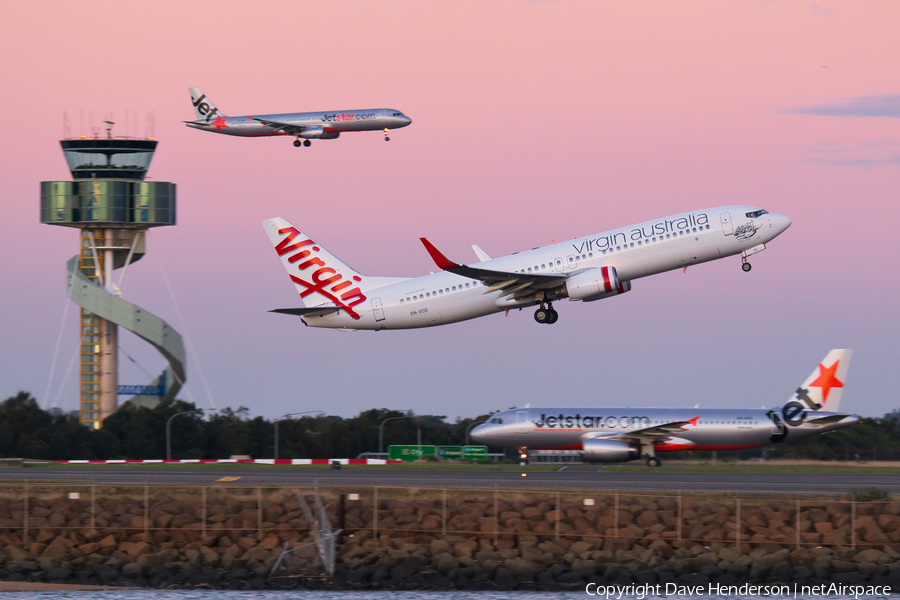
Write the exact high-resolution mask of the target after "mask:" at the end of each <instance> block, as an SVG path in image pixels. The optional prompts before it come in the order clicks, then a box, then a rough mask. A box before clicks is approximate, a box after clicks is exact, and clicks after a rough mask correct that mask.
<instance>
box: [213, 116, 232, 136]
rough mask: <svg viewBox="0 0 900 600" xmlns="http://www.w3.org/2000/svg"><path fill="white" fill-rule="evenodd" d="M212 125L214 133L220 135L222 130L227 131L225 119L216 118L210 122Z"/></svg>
mask: <svg viewBox="0 0 900 600" xmlns="http://www.w3.org/2000/svg"><path fill="white" fill-rule="evenodd" d="M212 124H213V125H215V126H216V132H218V133H222V128H225V129H228V125H226V124H225V119H223V118H222V117H221V116H216V120H215V121H213V122H212Z"/></svg>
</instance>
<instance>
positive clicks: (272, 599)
mask: <svg viewBox="0 0 900 600" xmlns="http://www.w3.org/2000/svg"><path fill="white" fill-rule="evenodd" d="M261 596H262V597H263V598H262V599H261V598H260V597H261ZM895 597H896V596H895ZM35 598H38V599H40V600H545V599H546V600H550V599H551V598H552V599H559V598H562V599H564V600H575V599H576V598H579V599H582V600H583V599H591V598H598V596H591V595H588V594H586V593H585V592H584V591H578V592H515V591H509V592H492V591H485V592H461V591H448V592H415V591H412V592H410V591H406V592H389V591H376V592H323V591H303V590H280V591H258V592H244V591H219V590H128V589H123V590H98V591H50V592H2V593H0V599H2V600H26V599H27V600H34V599H35ZM599 598H604V600H606V599H605V597H604V596H599ZM654 598H665V599H666V600H779V599H784V600H788V599H794V598H796V599H798V600H800V599H802V600H879V599H884V600H887V599H890V598H892V596H891V595H890V594H887V595H884V594H878V595H863V594H860V595H858V596H856V595H854V594H852V593H851V594H849V595H837V594H806V595H803V594H801V593H799V590H798V593H797V595H796V596H794V595H793V593H791V594H789V595H777V594H776V595H765V596H753V595H748V596H729V595H710V594H697V595H682V594H675V595H669V596H638V595H622V596H621V597H620V596H618V595H612V596H610V597H609V600H648V599H649V600H653V599H654Z"/></svg>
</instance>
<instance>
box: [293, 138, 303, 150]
mask: <svg viewBox="0 0 900 600" xmlns="http://www.w3.org/2000/svg"><path fill="white" fill-rule="evenodd" d="M302 145H303V142H301V141H300V140H294V147H295V148H299V147H300V146H302Z"/></svg>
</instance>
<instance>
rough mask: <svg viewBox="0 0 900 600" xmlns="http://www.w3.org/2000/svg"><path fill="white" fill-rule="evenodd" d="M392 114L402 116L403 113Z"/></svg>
mask: <svg viewBox="0 0 900 600" xmlns="http://www.w3.org/2000/svg"><path fill="white" fill-rule="evenodd" d="M394 116H395V117H402V116H403V113H394Z"/></svg>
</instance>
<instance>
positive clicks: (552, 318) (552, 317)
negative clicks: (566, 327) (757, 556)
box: [547, 308, 559, 325]
mask: <svg viewBox="0 0 900 600" xmlns="http://www.w3.org/2000/svg"><path fill="white" fill-rule="evenodd" d="M547 312H548V313H550V318H549V319H547V324H548V325H553V324H554V323H556V322H557V321H559V313H558V312H556V311H555V310H553V309H552V308H548V309H547Z"/></svg>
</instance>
